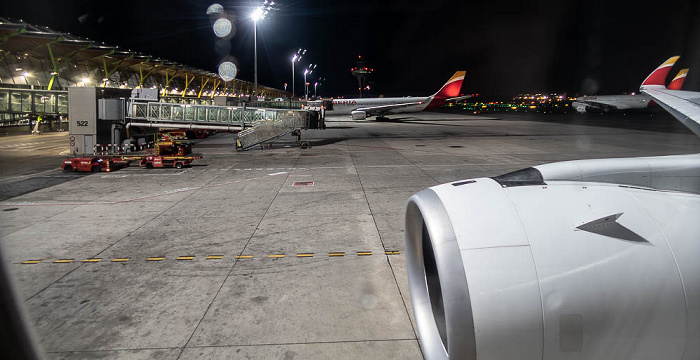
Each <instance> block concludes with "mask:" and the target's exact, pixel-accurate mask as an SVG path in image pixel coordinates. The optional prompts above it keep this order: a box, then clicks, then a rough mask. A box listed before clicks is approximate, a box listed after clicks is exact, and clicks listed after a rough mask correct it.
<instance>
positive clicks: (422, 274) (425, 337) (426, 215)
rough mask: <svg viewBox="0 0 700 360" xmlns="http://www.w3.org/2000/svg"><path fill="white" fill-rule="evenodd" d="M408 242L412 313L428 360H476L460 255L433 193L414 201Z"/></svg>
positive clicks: (422, 194) (419, 195)
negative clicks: (451, 359)
mask: <svg viewBox="0 0 700 360" xmlns="http://www.w3.org/2000/svg"><path fill="white" fill-rule="evenodd" d="M405 242H406V266H407V270H408V283H409V287H410V291H411V301H412V303H413V313H414V315H415V317H416V324H417V326H418V332H419V334H420V341H421V346H422V348H423V354H424V355H425V357H426V359H431V360H432V359H449V358H453V359H468V360H474V359H476V334H475V331H474V320H473V314H472V307H471V299H470V296H469V287H468V285H467V278H466V274H465V271H464V264H463V263H462V256H461V252H460V250H459V245H458V243H457V237H456V235H455V233H454V229H453V227H452V223H451V222H450V218H449V216H448V214H447V210H446V209H445V207H444V205H443V203H442V201H441V200H440V197H439V196H438V195H437V194H436V193H435V192H434V191H433V190H432V189H426V190H423V191H421V192H419V193H417V194H415V195H413V196H412V197H411V198H410V199H409V201H408V205H407V207H406V223H405Z"/></svg>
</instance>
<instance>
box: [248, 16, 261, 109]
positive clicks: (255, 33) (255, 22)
mask: <svg viewBox="0 0 700 360" xmlns="http://www.w3.org/2000/svg"><path fill="white" fill-rule="evenodd" d="M263 17H264V11H263V9H262V8H256V9H255V10H254V11H253V13H252V14H251V15H250V18H251V19H253V43H254V45H253V47H254V55H253V56H254V59H255V60H254V61H255V65H253V68H254V70H253V78H254V79H255V84H254V85H253V96H254V97H255V98H256V99H255V100H258V99H257V97H258V20H260V19H262V18H263Z"/></svg>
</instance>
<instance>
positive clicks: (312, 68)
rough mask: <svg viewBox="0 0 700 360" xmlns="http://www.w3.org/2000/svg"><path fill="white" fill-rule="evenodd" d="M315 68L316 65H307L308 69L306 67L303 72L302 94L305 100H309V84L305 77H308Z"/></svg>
mask: <svg viewBox="0 0 700 360" xmlns="http://www.w3.org/2000/svg"><path fill="white" fill-rule="evenodd" d="M316 66H317V65H315V64H309V67H307V68H306V70H304V89H305V91H304V94H305V99H306V100H309V83H308V82H306V75H310V74H311V73H313V72H314V69H315V68H316Z"/></svg>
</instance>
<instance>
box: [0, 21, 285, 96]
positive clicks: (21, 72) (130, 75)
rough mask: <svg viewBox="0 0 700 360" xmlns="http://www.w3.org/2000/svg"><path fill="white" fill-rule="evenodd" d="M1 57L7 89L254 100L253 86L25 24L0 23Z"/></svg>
mask: <svg viewBox="0 0 700 360" xmlns="http://www.w3.org/2000/svg"><path fill="white" fill-rule="evenodd" d="M0 56H1V58H0V61H2V62H5V63H6V64H0V82H1V83H2V85H5V86H7V85H10V86H34V87H36V86H39V87H40V88H45V89H46V88H48V89H53V90H56V89H65V88H67V87H68V86H76V85H78V86H79V85H81V84H87V83H88V82H89V83H90V85H91V86H104V87H127V88H133V87H138V86H143V87H157V88H160V89H162V90H163V94H166V93H167V94H171V95H174V94H182V96H185V95H196V96H198V97H201V96H202V95H205V96H212V97H213V96H214V94H217V95H229V96H230V95H234V96H235V95H253V83H251V82H248V81H243V80H238V79H233V80H231V81H228V82H226V81H224V80H223V79H222V78H221V77H220V76H219V75H218V74H216V73H213V72H210V71H206V70H202V69H197V68H194V67H191V66H188V65H185V64H180V63H177V62H173V61H169V60H167V59H162V58H158V57H155V56H151V55H148V54H143V53H140V52H135V51H131V50H128V49H124V48H120V47H118V46H112V45H107V44H105V43H102V42H98V41H93V40H90V39H85V38H80V37H77V36H74V35H71V34H69V33H62V32H58V31H54V30H52V29H50V28H48V27H41V26H36V25H31V24H27V23H25V22H23V21H22V20H17V21H12V20H8V19H5V18H0ZM2 65H7V66H2ZM86 79H87V81H85V80H86ZM258 93H259V95H262V96H267V97H279V96H284V95H285V94H286V92H284V91H282V90H279V89H274V88H270V87H265V86H261V85H258Z"/></svg>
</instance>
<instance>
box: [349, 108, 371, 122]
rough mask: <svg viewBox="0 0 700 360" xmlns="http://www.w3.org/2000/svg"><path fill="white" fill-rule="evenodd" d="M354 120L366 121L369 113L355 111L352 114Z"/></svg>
mask: <svg viewBox="0 0 700 360" xmlns="http://www.w3.org/2000/svg"><path fill="white" fill-rule="evenodd" d="M350 116H352V119H353V120H364V119H366V118H367V112H365V111H358V110H355V111H353V112H351V113H350Z"/></svg>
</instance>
